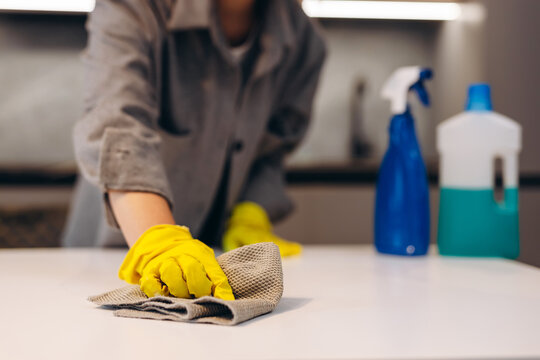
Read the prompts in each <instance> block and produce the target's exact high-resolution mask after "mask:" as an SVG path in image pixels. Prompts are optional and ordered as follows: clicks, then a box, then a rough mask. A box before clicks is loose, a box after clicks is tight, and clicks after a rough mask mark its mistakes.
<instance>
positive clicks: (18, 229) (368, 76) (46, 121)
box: [0, 0, 540, 266]
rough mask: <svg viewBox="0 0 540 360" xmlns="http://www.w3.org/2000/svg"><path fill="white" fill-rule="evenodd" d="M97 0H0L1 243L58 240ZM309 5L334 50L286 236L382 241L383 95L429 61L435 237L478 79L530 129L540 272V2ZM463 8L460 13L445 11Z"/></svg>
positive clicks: (525, 186) (502, 108)
mask: <svg viewBox="0 0 540 360" xmlns="http://www.w3.org/2000/svg"><path fill="white" fill-rule="evenodd" d="M331 1H332V0H328V1H327V2H328V3H331ZM315 2H317V1H315ZM351 2H357V3H365V2H362V1H352V0H351ZM3 3H4V5H2V4H3ZM56 3H58V8H56V9H54V6H55V5H56ZM91 3H92V1H91V0H79V1H76V0H71V1H62V0H57V1H30V0H20V1H19V0H18V1H9V0H0V247H21V246H29V247H33V246H58V245H59V239H60V235H61V232H62V229H63V224H64V222H65V219H66V214H67V209H68V207H69V203H70V198H71V193H72V187H73V185H74V183H75V179H76V176H77V175H76V173H77V169H76V166H75V162H74V156H73V148H72V143H71V141H72V140H71V139H72V138H71V129H72V126H73V124H74V122H75V121H76V120H77V119H78V118H79V116H80V114H81V109H82V105H81V104H82V100H81V93H82V88H83V86H84V84H83V80H82V65H81V63H80V60H79V57H80V54H81V51H82V50H83V49H84V46H85V43H86V32H85V29H84V23H85V20H86V15H85V11H87V10H89V9H90V8H91ZM308 3H309V1H305V2H304V5H305V9H306V12H308V13H309V14H310V15H312V16H314V17H317V21H318V22H319V23H320V25H321V27H322V29H323V31H324V33H325V34H326V38H327V43H328V47H329V55H328V60H327V63H326V65H325V69H324V73H323V76H322V80H321V83H320V87H319V92H318V95H317V99H316V103H315V111H314V118H313V121H312V125H311V128H310V130H309V133H308V136H307V138H306V140H305V142H304V143H303V144H302V146H301V147H300V148H299V149H298V150H297V151H296V152H295V153H294V154H293V155H292V156H291V157H290V158H289V159H288V171H287V180H288V183H289V188H290V194H291V196H292V197H293V199H294V200H295V202H296V212H295V213H294V215H292V216H291V217H290V218H289V219H287V220H286V221H284V222H283V223H281V224H279V225H278V226H277V232H278V233H279V234H281V235H282V236H284V237H286V238H290V239H292V240H296V241H300V242H302V243H317V244H323V243H344V244H345V243H347V244H352V243H372V242H373V209H374V193H375V181H376V175H377V168H378V164H379V162H380V160H381V158H382V155H383V153H384V150H385V149H386V145H387V132H386V130H387V126H388V123H389V118H390V111H389V103H388V102H386V101H383V100H382V99H381V98H380V96H379V91H380V88H381V86H382V84H383V82H384V80H385V79H386V78H387V77H388V76H389V75H390V74H391V72H392V71H393V70H394V69H395V68H397V67H400V66H405V65H424V66H429V67H432V68H433V69H434V72H435V78H434V80H433V81H431V82H429V84H428V89H429V91H430V94H431V99H432V106H431V108H429V109H423V108H422V107H420V106H419V105H418V103H417V102H413V104H414V105H413V106H414V111H415V115H416V121H417V123H416V125H417V132H418V136H419V139H420V142H421V146H422V150H423V155H424V158H425V160H426V163H427V164H428V172H429V174H428V175H429V179H430V182H431V184H432V191H431V203H432V224H433V225H432V241H435V239H436V229H437V210H438V189H437V180H438V179H437V178H438V176H437V170H438V164H437V152H436V148H435V137H434V134H435V127H436V126H437V124H438V123H440V122H441V121H443V120H445V119H447V118H448V117H450V116H452V115H454V114H456V113H458V112H461V111H462V109H463V106H464V101H465V95H466V91H467V86H468V84H469V83H472V82H478V81H487V82H489V83H490V84H491V85H492V91H493V102H494V106H495V110H496V111H498V112H500V113H503V114H505V115H507V116H509V117H511V118H513V119H515V120H517V121H518V122H519V123H520V124H521V125H522V126H523V151H522V154H521V157H520V173H521V176H520V216H521V220H520V221H521V223H520V226H521V245H522V251H521V254H522V255H521V257H520V260H522V261H523V262H526V263H529V264H534V265H537V266H540V140H539V138H540V121H538V120H537V118H538V114H539V113H540V105H539V104H540V100H539V99H538V94H539V91H538V84H540V76H539V71H538V68H537V67H538V65H539V64H540V45H539V44H540V29H539V25H538V19H539V16H540V1H538V0H483V1H458V2H457V3H456V2H452V3H451V4H452V6H454V7H451V8H450V7H449V8H447V10H444V11H443V12H439V13H436V14H431V16H433V17H435V18H436V19H431V20H426V19H425V18H424V19H403V17H407V16H408V15H407V13H406V12H400V13H395V12H393V11H392V8H391V7H389V8H387V10H385V11H386V12H383V14H382V15H381V14H379V15H378V16H376V17H382V19H379V18H377V19H366V18H364V17H365V16H366V14H367V13H365V12H364V13H362V12H361V13H359V14H356V13H354V12H350V11H349V12H348V13H347V14H346V17H345V18H329V14H325V13H323V12H320V13H317V12H315V10H314V8H310V7H309V5H310V4H308ZM311 3H312V4H313V0H312V1H311ZM381 3H384V2H382V1H381ZM439 3H440V4H443V5H444V4H446V5H448V4H449V3H448V2H439ZM14 4H15V5H14ZM17 4H18V5H17ZM23 4H24V6H26V4H29V5H28V7H27V8H24V6H23ZM36 4H37V5H36ZM456 4H457V5H456ZM32 6H34V7H32ZM35 6H49V9H48V10H53V11H33V10H36V9H42V10H45V9H43V8H37V7H35ZM66 6H68V7H69V9H68V8H66ZM78 6H80V7H79V8H77V7H78ZM456 6H458V7H456ZM456 8H457V9H459V12H458V13H457V15H456V14H454V13H453V12H452V11H450V10H448V9H454V10H455V9H456ZM21 9H22V10H25V11H21ZM310 9H311V12H310V11H309V10H310ZM66 10H76V11H75V12H68V11H66Z"/></svg>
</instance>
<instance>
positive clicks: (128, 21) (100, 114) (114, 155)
mask: <svg viewBox="0 0 540 360" xmlns="http://www.w3.org/2000/svg"><path fill="white" fill-rule="evenodd" d="M133 4H135V2H128V1H122V0H116V1H109V0H98V1H97V2H96V8H95V10H94V12H93V13H92V14H91V15H90V16H89V19H88V21H87V25H86V26H87V30H88V34H89V35H88V36H89V38H88V44H87V48H86V50H85V52H84V54H83V57H82V58H83V62H84V68H85V110H84V115H83V116H82V118H81V119H80V120H79V121H78V122H77V123H76V124H75V127H74V131H73V138H74V147H75V155H76V159H77V163H78V166H79V169H80V171H81V173H82V174H83V176H84V177H85V178H86V179H88V180H89V181H90V182H91V183H93V184H94V185H96V186H98V187H99V188H100V189H101V191H102V194H103V199H104V201H105V209H106V214H107V221H108V223H109V224H110V225H111V226H114V227H118V223H117V222H116V220H115V218H114V214H113V212H112V209H111V206H110V203H109V199H108V196H107V190H112V189H114V190H123V191H144V192H152V193H156V194H159V195H161V196H163V197H164V198H165V199H166V200H167V201H168V203H169V205H170V206H171V207H172V200H171V199H172V194H171V190H170V186H169V183H168V180H167V176H166V172H165V169H164V165H163V161H162V158H161V153H160V144H161V138H160V135H159V133H158V132H157V120H158V116H159V105H158V104H159V102H158V99H157V96H158V93H157V89H156V87H157V86H156V83H157V81H156V74H155V73H154V70H153V69H155V66H153V61H154V59H153V56H152V48H151V45H150V44H151V42H150V39H149V37H150V35H149V33H150V31H149V30H148V29H149V27H148V25H146V24H145V23H144V21H143V18H142V17H141V16H138V15H137V14H138V13H139V14H140V13H141V10H140V9H135V8H134V6H135V5H133Z"/></svg>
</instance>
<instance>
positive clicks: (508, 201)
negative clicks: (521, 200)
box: [499, 153, 518, 211]
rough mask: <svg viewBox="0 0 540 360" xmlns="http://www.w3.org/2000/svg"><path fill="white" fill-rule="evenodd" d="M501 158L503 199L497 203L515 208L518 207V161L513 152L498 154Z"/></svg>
mask: <svg viewBox="0 0 540 360" xmlns="http://www.w3.org/2000/svg"><path fill="white" fill-rule="evenodd" d="M499 158H500V159H501V160H502V166H503V169H502V180H503V191H504V200H503V201H502V203H500V204H499V205H500V206H501V207H503V208H504V209H506V210H512V211H513V210H517V208H518V196H517V188H518V163H517V156H515V155H514V154H508V153H507V154H504V155H500V156H499Z"/></svg>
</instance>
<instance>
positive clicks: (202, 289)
mask: <svg viewBox="0 0 540 360" xmlns="http://www.w3.org/2000/svg"><path fill="white" fill-rule="evenodd" d="M178 264H180V267H181V268H182V272H183V273H184V278H185V279H186V283H187V287H188V290H189V293H190V294H191V295H193V296H195V297H196V298H199V297H203V296H207V295H212V282H211V281H210V280H209V279H208V277H207V276H206V271H205V269H204V266H203V265H202V264H201V263H200V262H199V261H198V260H197V259H195V258H194V257H192V256H190V255H181V256H180V257H179V258H178Z"/></svg>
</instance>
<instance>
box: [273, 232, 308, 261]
mask: <svg viewBox="0 0 540 360" xmlns="http://www.w3.org/2000/svg"><path fill="white" fill-rule="evenodd" d="M273 243H274V244H276V245H277V246H278V247H279V252H280V254H281V257H288V256H294V255H299V254H300V253H301V252H302V245H300V244H299V243H296V242H292V241H287V240H283V239H280V238H279V237H277V236H276V237H275V238H274V239H273Z"/></svg>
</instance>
